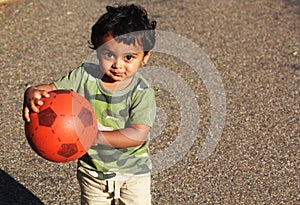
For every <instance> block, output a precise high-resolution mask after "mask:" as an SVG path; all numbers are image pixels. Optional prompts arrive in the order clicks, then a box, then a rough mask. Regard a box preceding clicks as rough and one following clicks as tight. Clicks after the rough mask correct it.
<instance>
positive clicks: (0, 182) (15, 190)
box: [0, 169, 43, 205]
mask: <svg viewBox="0 0 300 205" xmlns="http://www.w3.org/2000/svg"><path fill="white" fill-rule="evenodd" d="M0 204H1V205H14V204H16V205H17V204H18V205H22V204H24V205H25V204H26V205H40V204H43V203H42V202H41V200H40V199H39V198H37V197H36V196H35V195H34V194H32V193H31V192H30V191H29V190H28V189H26V188H25V187H24V186H23V185H22V184H20V183H19V182H17V181H16V180H15V179H13V178H12V177H11V176H9V175H8V174H7V173H6V172H5V171H3V170H1V169H0Z"/></svg>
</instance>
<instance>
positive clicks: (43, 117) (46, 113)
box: [39, 107, 57, 127]
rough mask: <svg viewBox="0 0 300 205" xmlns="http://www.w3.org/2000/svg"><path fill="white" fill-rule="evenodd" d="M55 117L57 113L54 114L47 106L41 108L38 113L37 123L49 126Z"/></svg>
mask: <svg viewBox="0 0 300 205" xmlns="http://www.w3.org/2000/svg"><path fill="white" fill-rule="evenodd" d="M56 117H57V115H56V114H55V112H54V111H53V110H52V109H51V108H50V107H48V108H47V109H45V110H42V111H41V112H40V113H39V125H41V126H46V127H51V126H52V124H53V123H54V121H55V119H56Z"/></svg>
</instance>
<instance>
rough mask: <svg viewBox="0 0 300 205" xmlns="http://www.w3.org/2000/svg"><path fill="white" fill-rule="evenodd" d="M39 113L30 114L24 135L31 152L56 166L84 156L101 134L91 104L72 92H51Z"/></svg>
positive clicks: (44, 99)
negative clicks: (57, 163) (98, 132)
mask: <svg viewBox="0 0 300 205" xmlns="http://www.w3.org/2000/svg"><path fill="white" fill-rule="evenodd" d="M49 94H50V97H49V98H43V101H44V104H43V105H42V106H40V107H39V109H40V112H39V113H35V112H31V113H30V122H26V123H25V134H26V138H27V141H28V143H29V144H30V146H31V148H32V149H33V150H34V151H35V152H36V153H37V154H38V155H40V156H41V157H43V158H45V159H47V160H49V161H53V162H68V161H72V160H75V159H78V158H80V157H81V156H83V155H84V154H85V153H86V152H87V150H88V149H89V148H90V147H91V145H92V144H93V141H94V139H95V136H96V134H97V131H98V126H97V119H96V115H95V112H94V110H93V108H92V106H91V104H90V103H89V102H88V101H87V100H86V99H85V98H84V97H82V96H81V95H79V94H78V93H76V92H73V91H71V90H55V91H51V92H49Z"/></svg>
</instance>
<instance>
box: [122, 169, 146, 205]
mask: <svg viewBox="0 0 300 205" xmlns="http://www.w3.org/2000/svg"><path fill="white" fill-rule="evenodd" d="M120 191H121V197H120V204H125V205H151V176H150V175H149V176H145V177H131V178H130V179H128V180H127V181H126V182H125V183H124V185H123V186H122V188H121V190H120Z"/></svg>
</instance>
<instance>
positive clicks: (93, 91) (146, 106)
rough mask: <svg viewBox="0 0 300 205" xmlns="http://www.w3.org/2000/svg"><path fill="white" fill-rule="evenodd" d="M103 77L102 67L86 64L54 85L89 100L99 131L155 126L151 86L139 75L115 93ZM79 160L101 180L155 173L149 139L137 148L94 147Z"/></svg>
mask: <svg viewBox="0 0 300 205" xmlns="http://www.w3.org/2000/svg"><path fill="white" fill-rule="evenodd" d="M102 76H103V73H102V72H101V70H100V68H99V66H98V65H95V64H89V63H85V64H83V65H81V66H80V67H78V68H76V69H74V70H72V71H71V72H69V73H68V74H67V75H66V76H64V77H62V78H60V79H58V80H57V81H55V82H54V84H55V85H56V87H57V88H58V89H72V90H73V91H75V92H77V93H79V94H80V95H82V96H84V97H85V98H86V99H88V101H89V102H90V103H91V105H92V106H93V107H94V110H95V113H96V116H97V119H98V128H99V130H102V131H110V130H120V129H124V128H126V127H127V126H128V125H130V124H142V125H148V126H150V127H151V126H152V125H153V122H154V118H155V113H156V111H155V109H156V104H155V96H154V91H153V89H152V88H151V87H150V85H149V83H148V82H147V81H146V80H145V79H144V78H143V77H142V76H141V75H140V74H139V73H136V74H135V77H134V78H133V80H132V82H131V83H130V85H128V86H127V87H126V88H125V89H123V90H120V91H114V92H112V91H109V90H107V89H105V88H104V87H103V86H102V83H101V80H100V79H101V77H102ZM79 161H80V163H81V164H82V165H83V166H85V167H86V168H88V169H91V170H95V171H97V173H98V178H100V179H108V178H112V177H115V176H117V175H122V176H123V175H124V176H131V175H143V174H148V173H149V172H150V170H151V161H150V156H149V136H148V138H147V140H146V141H145V143H144V144H143V145H141V146H137V147H129V148H122V149H118V148H112V147H109V146H104V145H97V146H92V147H91V148H90V149H89V150H88V152H87V154H86V155H84V156H83V157H82V158H81V159H80V160H79Z"/></svg>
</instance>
